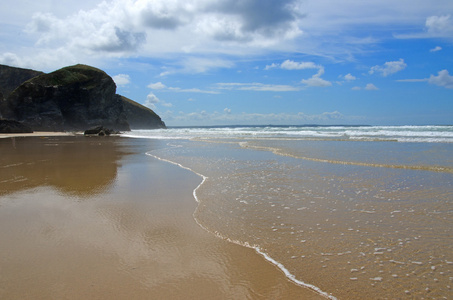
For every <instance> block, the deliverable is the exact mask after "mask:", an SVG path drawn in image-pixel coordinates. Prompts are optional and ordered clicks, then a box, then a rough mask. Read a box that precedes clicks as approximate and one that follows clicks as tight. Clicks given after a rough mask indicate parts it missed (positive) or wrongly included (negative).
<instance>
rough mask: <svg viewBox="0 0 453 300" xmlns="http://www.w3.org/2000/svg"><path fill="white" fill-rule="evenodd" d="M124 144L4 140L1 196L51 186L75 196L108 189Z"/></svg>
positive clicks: (0, 163) (91, 140)
mask: <svg viewBox="0 0 453 300" xmlns="http://www.w3.org/2000/svg"><path fill="white" fill-rule="evenodd" d="M123 148H124V146H122V145H121V144H119V143H115V142H114V139H105V138H104V139H102V138H85V137H52V138H51V137H49V138H31V137H30V138H10V139H0V153H2V155H1V157H0V170H1V173H0V195H2V194H6V193H12V192H16V191H19V190H23V189H27V188H32V187H38V186H42V185H50V186H53V187H55V188H57V189H59V190H61V191H62V192H64V193H68V194H73V195H74V196H80V195H91V194H93V193H94V192H102V191H103V190H104V189H106V188H108V187H109V186H110V185H111V184H112V181H113V180H114V179H115V177H116V175H117V168H118V160H119V159H120V158H121V157H122V156H123V155H124V154H125V152H124V149H123Z"/></svg>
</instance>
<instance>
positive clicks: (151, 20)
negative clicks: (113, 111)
mask: <svg viewBox="0 0 453 300" xmlns="http://www.w3.org/2000/svg"><path fill="white" fill-rule="evenodd" d="M297 3H298V0H283V1H272V0H247V1H237V0H222V1H221V0H215V1H204V0H194V1H190V2H188V1H182V0H113V1H111V2H108V3H107V2H102V3H100V4H98V5H97V6H96V7H94V8H92V9H90V10H80V11H78V12H75V13H74V14H72V15H67V16H65V17H61V16H59V17H57V16H55V15H53V14H51V13H35V14H34V15H33V17H32V19H31V21H30V23H29V24H28V26H27V32H28V33H30V34H31V35H33V36H35V37H37V45H39V46H41V47H48V48H49V50H50V49H52V48H55V47H59V48H64V49H65V50H66V51H69V52H73V53H79V55H82V54H83V55H99V56H102V55H103V53H107V54H109V55H110V56H114V57H115V56H117V57H118V56H119V57H123V56H125V55H133V54H134V53H136V52H142V53H147V54H148V55H150V54H152V53H154V54H161V55H164V54H166V53H181V52H189V53H190V52H192V51H196V52H197V53H226V54H230V53H232V52H235V54H237V55H238V54H240V53H243V52H244V50H245V49H258V48H259V49H263V48H266V47H272V46H273V45H278V44H280V43H281V42H282V41H284V40H290V39H293V38H295V37H296V36H298V35H300V34H301V30H300V29H299V25H298V20H299V19H300V18H301V15H299V14H298V13H297V11H298V10H297V9H295V7H296V6H297V5H298V4H297ZM218 41H221V42H222V46H221V47H219V44H218ZM238 47H241V49H239V48H238ZM198 65H200V64H198ZM222 67H224V65H223V66H222ZM209 68H211V65H206V64H205V65H204V66H203V67H202V69H201V70H200V71H201V72H204V71H205V70H206V69H209Z"/></svg>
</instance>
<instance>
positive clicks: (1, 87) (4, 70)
mask: <svg viewBox="0 0 453 300" xmlns="http://www.w3.org/2000/svg"><path fill="white" fill-rule="evenodd" d="M42 74H44V73H43V72H39V71H35V70H29V69H21V68H14V67H10V66H5V65H0V101H2V99H3V98H4V99H6V98H8V96H9V94H11V92H12V91H14V90H15V89H16V88H17V87H18V86H19V85H21V84H22V83H24V82H25V81H27V80H29V79H31V78H33V77H36V76H39V75H42Z"/></svg>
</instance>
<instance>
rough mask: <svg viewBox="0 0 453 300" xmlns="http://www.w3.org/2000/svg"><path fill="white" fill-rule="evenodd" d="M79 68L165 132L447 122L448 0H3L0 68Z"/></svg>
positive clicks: (450, 86) (452, 29)
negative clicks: (151, 115) (95, 71)
mask: <svg viewBox="0 0 453 300" xmlns="http://www.w3.org/2000/svg"><path fill="white" fill-rule="evenodd" d="M77 63H83V64H88V65H92V66H95V67H98V68H101V69H103V70H105V71H106V72H107V73H108V74H109V75H111V76H112V77H113V78H114V80H115V82H116V83H117V87H118V88H117V92H118V93H119V94H122V95H124V96H127V97H129V98H131V99H133V100H135V101H137V102H139V103H142V104H144V105H146V106H148V107H150V108H152V109H153V110H155V111H156V112H157V113H158V114H159V115H160V116H161V117H162V119H163V120H164V121H165V122H166V124H167V125H169V126H184V125H186V126H190V125H229V124H244V125H245V124H250V125H253V124H289V125H293V124H295V125H297V124H372V125H423V124H453V1H451V0H410V1H409V0H368V1H359V0H342V1H336V0H300V1H299V0H273V1H272V0H197V1H191V0H182V1H181V0H121V1H120V0H116V1H115V0H113V1H94V0H79V1H69V0H60V1H54V0H40V1H27V0H17V1H15V2H14V5H11V1H9V0H8V1H6V0H0V64H6V65H10V66H17V67H23V68H31V69H36V70H41V71H45V72H51V71H53V70H56V69H59V68H61V67H64V66H68V65H74V64H77Z"/></svg>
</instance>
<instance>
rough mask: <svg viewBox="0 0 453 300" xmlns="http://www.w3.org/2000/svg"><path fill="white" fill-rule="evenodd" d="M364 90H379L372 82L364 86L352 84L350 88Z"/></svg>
mask: <svg viewBox="0 0 453 300" xmlns="http://www.w3.org/2000/svg"><path fill="white" fill-rule="evenodd" d="M362 89H364V90H366V91H377V90H379V89H378V88H377V87H376V86H375V85H374V84H372V83H368V84H367V85H366V86H365V87H364V88H362V87H360V86H354V87H352V88H351V90H353V91H360V90H362Z"/></svg>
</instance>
